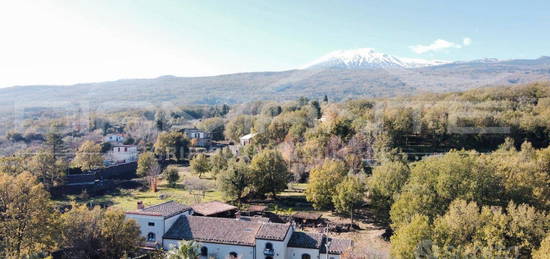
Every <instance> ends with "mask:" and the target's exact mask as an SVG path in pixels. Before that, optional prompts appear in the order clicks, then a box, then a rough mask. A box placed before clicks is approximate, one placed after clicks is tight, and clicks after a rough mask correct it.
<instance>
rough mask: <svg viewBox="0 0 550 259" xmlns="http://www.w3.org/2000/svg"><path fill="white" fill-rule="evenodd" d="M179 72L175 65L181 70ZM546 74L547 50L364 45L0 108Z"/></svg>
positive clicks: (80, 90)
mask: <svg viewBox="0 0 550 259" xmlns="http://www.w3.org/2000/svg"><path fill="white" fill-rule="evenodd" d="M182 72H183V71H182ZM534 81H550V57H541V58H538V59H516V60H496V59H481V60H474V61H463V62H447V61H433V60H418V59H416V60H413V59H403V58H397V57H393V56H390V55H386V54H382V53H376V52H374V51H373V50H371V49H361V50H357V51H343V52H335V53H331V54H329V55H327V56H325V57H322V58H320V59H319V60H316V61H315V62H313V63H311V64H310V65H309V66H307V67H305V68H303V69H296V70H290V71H281V72H251V73H238V74H228V75H219V76H209V77H175V76H162V77H159V78H153V79H127V80H118V81H111V82H100V83H85V84H76V85H70V86H46V85H43V86H41V85H34V86H17V87H9V88H3V89H0V109H2V110H6V109H7V110H12V109H13V107H14V105H15V107H16V109H18V108H21V107H41V106H46V107H52V106H53V107H58V106H68V105H70V104H74V103H79V104H84V105H89V106H91V107H95V108H99V109H110V108H116V107H139V106H150V105H159V104H160V103H163V102H166V103H168V104H170V103H173V104H222V103H227V104H234V103H243V102H250V101H254V100H289V99H295V98H298V97H300V96H306V97H310V98H322V96H324V95H325V94H326V95H328V96H329V98H330V99H332V100H341V99H347V98H358V97H386V96H396V95H410V94H415V93H420V92H446V91H461V90H465V89H470V88H475V87H481V86H487V85H512V84H522V83H529V82H534Z"/></svg>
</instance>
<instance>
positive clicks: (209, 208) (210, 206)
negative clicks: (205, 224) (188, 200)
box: [191, 201, 237, 216]
mask: <svg viewBox="0 0 550 259" xmlns="http://www.w3.org/2000/svg"><path fill="white" fill-rule="evenodd" d="M191 208H192V209H193V211H194V212H195V213H198V214H200V215H203V216H210V215H215V214H218V213H222V212H226V211H232V210H237V207H235V206H233V205H230V204H227V203H223V202H219V201H211V202H204V203H198V204H195V205H193V206H191Z"/></svg>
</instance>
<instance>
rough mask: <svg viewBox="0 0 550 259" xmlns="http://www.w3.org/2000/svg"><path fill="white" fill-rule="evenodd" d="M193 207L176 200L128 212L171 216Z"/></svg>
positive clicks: (128, 212)
mask: <svg viewBox="0 0 550 259" xmlns="http://www.w3.org/2000/svg"><path fill="white" fill-rule="evenodd" d="M190 209H191V207H189V206H186V205H183V204H181V203H177V202H175V201H167V202H165V203H161V204H157V205H153V206H149V207H146V208H143V209H138V210H133V211H127V212H126V214H135V215H147V216H160V217H164V218H169V217H172V216H174V215H177V214H179V213H182V212H184V211H188V210H190Z"/></svg>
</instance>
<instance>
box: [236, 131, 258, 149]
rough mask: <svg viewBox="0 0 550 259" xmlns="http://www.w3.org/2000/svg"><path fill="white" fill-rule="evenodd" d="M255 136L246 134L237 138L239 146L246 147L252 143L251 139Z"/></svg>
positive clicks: (254, 134)
mask: <svg viewBox="0 0 550 259" xmlns="http://www.w3.org/2000/svg"><path fill="white" fill-rule="evenodd" d="M254 136H256V133H250V134H246V135H244V136H242V137H240V138H239V140H240V142H241V146H246V145H248V144H250V143H251V142H252V139H253V138H254Z"/></svg>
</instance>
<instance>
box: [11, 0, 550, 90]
mask: <svg viewBox="0 0 550 259" xmlns="http://www.w3.org/2000/svg"><path fill="white" fill-rule="evenodd" d="M549 28H550V3H549V2H548V1H343V0H341V1H296V0H294V1H286V0H278V1H259V0H258V1H248V0H241V1H211V0H198V1H185V0H179V1H176V0H155V1H145V0H117V1H107V0H95V1H78V0H49V1H48V0H43V1H30V0H29V1H24V0H23V1H2V2H0V33H2V40H0V71H3V72H2V75H0V87H6V86H11V85H22V84H71V83H77V82H90V81H104V80H115V79H121V78H147V77H157V76H160V75H167V74H172V75H177V76H199V75H214V74H223V73H233V72H245V71H273V70H286V69H292V68H297V67H300V66H302V65H304V64H307V63H308V62H310V61H312V60H314V59H316V58H318V57H320V56H322V55H325V54H327V53H329V52H332V51H335V50H345V49H355V48H374V49H375V50H376V51H378V52H383V53H387V54H391V55H395V56H398V57H410V58H424V59H442V60H469V59H478V58H484V57H495V58H501V59H510V58H537V57H540V56H542V55H550V48H549V46H550V33H548V32H549Z"/></svg>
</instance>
